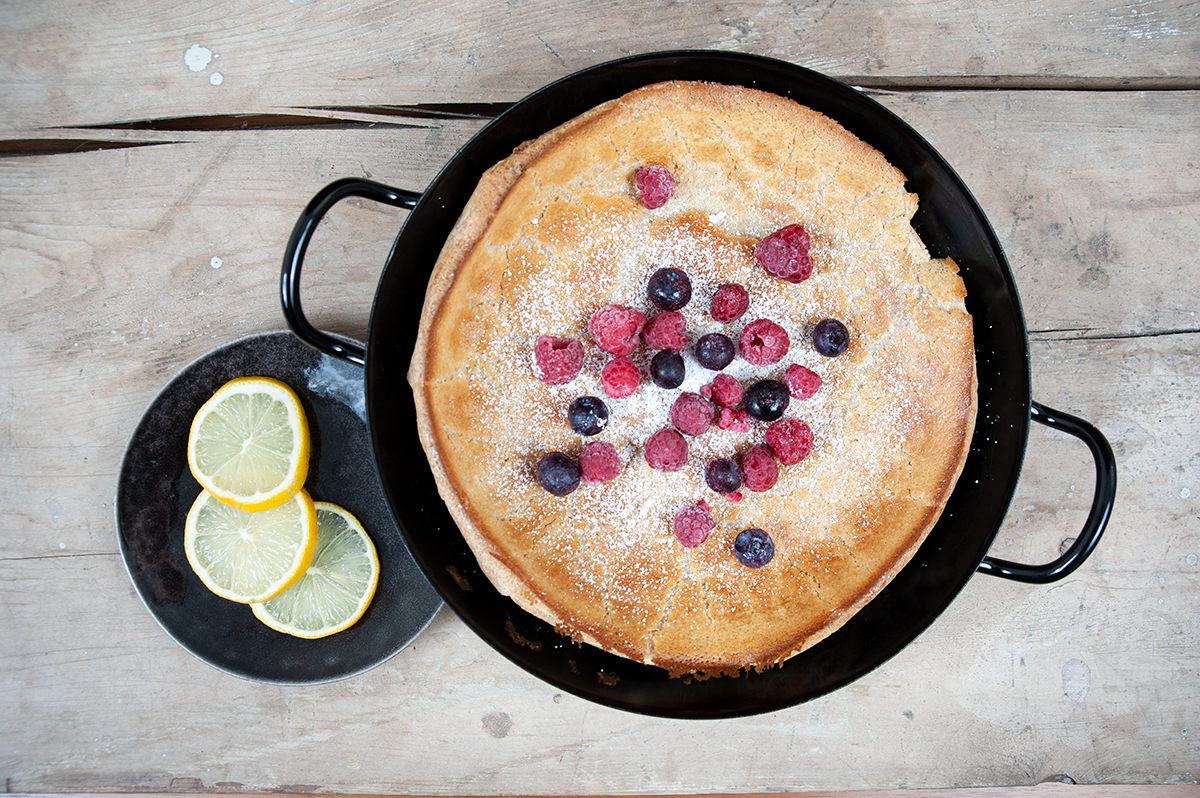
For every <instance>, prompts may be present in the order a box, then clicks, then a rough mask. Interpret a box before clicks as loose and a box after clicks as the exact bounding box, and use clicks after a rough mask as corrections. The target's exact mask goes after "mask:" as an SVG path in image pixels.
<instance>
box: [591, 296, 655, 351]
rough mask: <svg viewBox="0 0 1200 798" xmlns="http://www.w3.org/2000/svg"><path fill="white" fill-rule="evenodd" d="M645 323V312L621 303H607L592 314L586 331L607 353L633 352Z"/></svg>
mask: <svg viewBox="0 0 1200 798" xmlns="http://www.w3.org/2000/svg"><path fill="white" fill-rule="evenodd" d="M645 324H646V314H644V313H642V312H641V311H640V310H634V309H633V308H627V307H624V306H623V305H608V306H607V307H603V308H600V310H597V311H596V312H595V313H593V314H592V318H591V321H589V322H588V331H589V332H590V333H591V334H592V338H595V339H596V343H597V344H598V345H599V346H600V348H601V349H603V350H604V351H605V352H608V353H609V354H613V355H617V356H618V357H620V356H622V355H630V354H633V351H634V350H635V349H637V348H638V343H639V342H640V340H641V339H640V338H638V335H639V334H640V333H641V332H642V327H643V326H645Z"/></svg>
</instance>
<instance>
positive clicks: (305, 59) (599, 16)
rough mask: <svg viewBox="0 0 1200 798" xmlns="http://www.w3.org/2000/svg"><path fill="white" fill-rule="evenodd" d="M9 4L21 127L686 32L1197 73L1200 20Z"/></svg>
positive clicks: (445, 72) (667, 43) (1089, 72)
mask: <svg viewBox="0 0 1200 798" xmlns="http://www.w3.org/2000/svg"><path fill="white" fill-rule="evenodd" d="M5 12H6V14H5V16H6V19H5V23H4V25H3V27H0V70H2V71H3V73H4V74H5V75H8V76H9V77H8V79H7V80H6V92H7V94H6V101H5V105H6V114H5V116H6V117H7V119H6V121H5V127H7V128H10V129H13V130H18V131H21V132H22V133H23V134H24V133H25V132H28V131H30V130H33V129H36V128H43V127H55V126H59V125H81V124H103V123H109V122H115V121H125V120H136V119H147V118H160V117H175V116H188V115H203V114H212V113H261V112H266V111H272V110H275V111H278V110H280V109H287V108H293V107H312V106H329V105H337V106H342V105H350V106H368V105H385V104H410V103H463V102H494V101H512V100H515V99H518V98H520V97H521V96H523V95H524V94H526V93H528V92H530V91H532V90H534V89H536V88H538V87H539V86H542V85H544V84H545V83H548V82H550V81H552V80H554V79H556V78H559V77H562V76H563V75H565V74H568V73H570V72H572V71H575V70H577V69H581V68H584V67H587V66H591V65H593V64H597V63H600V62H603V61H607V60H610V59H613V58H620V57H623V56H626V55H631V54H635V53H641V52H648V51H654V50H665V49H679V48H711V49H720V50H736V51H741V52H751V53H757V54H761V55H766V56H771V57H774V58H779V59H783V60H786V61H790V62H793V63H797V64H802V65H804V66H808V67H812V68H814V69H817V70H819V71H822V72H825V73H827V74H830V75H833V76H835V77H841V78H845V79H847V80H849V81H851V82H856V83H863V84H869V85H885V86H886V85H895V84H901V85H921V86H931V85H939V84H944V83H946V82H947V81H950V82H958V83H960V84H963V85H980V86H991V85H995V83H996V81H999V85H1001V86H1011V85H1014V84H1021V83H1024V84H1028V85H1035V86H1038V87H1042V88H1067V87H1072V86H1087V85H1096V86H1101V87H1104V86H1122V85H1128V82H1129V81H1133V82H1134V85H1135V86H1141V87H1142V88H1148V87H1150V85H1185V86H1186V85H1192V86H1194V85H1195V84H1196V81H1197V80H1198V79H1200V57H1198V47H1200V24H1197V23H1198V19H1197V10H1196V6H1195V5H1194V4H1193V3H1190V2H1187V1H1186V0H1143V2H1138V3H1136V4H1128V3H1124V2H1119V1H1118V0H1105V1H1104V2H1093V0H1054V1H1053V2H1044V3H1005V2H985V3H973V4H967V5H964V4H962V3H958V2H954V1H953V0H908V1H907V2H901V3H886V4H870V3H833V2H824V1H823V0H813V1H811V2H800V3H784V2H762V0H759V1H758V2H753V3H749V4H740V5H738V6H737V7H733V8H731V7H729V6H727V5H725V4H722V3H717V2H706V3H700V4H696V3H682V4H681V3H653V4H647V3H641V2H636V0H610V1H609V2H606V3H603V4H601V5H596V4H595V3H587V2H582V0H570V1H569V2H563V1H562V0H555V1H554V2H551V0H514V2H510V3H503V4H483V3H481V4H474V5H466V4H464V5H459V6H455V7H453V8H451V9H447V7H446V5H445V4H444V3H438V2H430V0H416V1H415V2H412V1H406V2H400V0H388V1H387V2H376V3H370V4H350V3H311V2H297V3H282V2H274V1H269V0H242V1H241V2H236V3H223V2H214V0H189V2H183V3H166V2H161V1H160V0H139V1H138V2H130V3H121V4H118V5H96V4H93V3H87V2H81V1H80V0H51V1H50V2H40V3H15V4H8V6H7V7H6V9H5ZM193 46H197V48H198V49H192V48H193ZM189 52H190V54H189ZM1146 80H1150V81H1156V83H1153V84H1150V85H1147V84H1145V81H1146ZM1139 81H1141V82H1140V83H1139ZM118 85H119V90H118V89H116V88H115V87H117V86H118Z"/></svg>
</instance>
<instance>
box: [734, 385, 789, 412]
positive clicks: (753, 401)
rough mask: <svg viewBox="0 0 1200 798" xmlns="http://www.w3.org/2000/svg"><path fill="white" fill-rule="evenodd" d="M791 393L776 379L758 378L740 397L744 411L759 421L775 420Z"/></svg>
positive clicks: (785, 407)
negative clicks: (741, 397)
mask: <svg viewBox="0 0 1200 798" xmlns="http://www.w3.org/2000/svg"><path fill="white" fill-rule="evenodd" d="M791 401H792V395H791V393H790V392H789V391H788V388H787V386H786V385H784V384H783V383H782V382H779V381H778V380H759V381H758V382H756V383H754V384H753V385H751V386H750V387H749V388H747V389H746V394H745V396H744V397H743V399H742V402H743V403H744V405H745V407H746V412H747V413H749V414H750V415H751V416H752V417H754V418H757V419H758V420H759V421H775V420H776V419H778V418H781V417H782V416H783V411H785V410H787V408H788V404H789V403H790V402H791Z"/></svg>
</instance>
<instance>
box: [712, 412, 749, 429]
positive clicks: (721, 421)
mask: <svg viewBox="0 0 1200 798" xmlns="http://www.w3.org/2000/svg"><path fill="white" fill-rule="evenodd" d="M717 426H718V427H720V428H721V429H729V430H733V431H734V432H749V431H750V414H749V413H747V412H746V411H745V410H733V409H731V408H728V407H722V408H721V414H720V415H719V416H717Z"/></svg>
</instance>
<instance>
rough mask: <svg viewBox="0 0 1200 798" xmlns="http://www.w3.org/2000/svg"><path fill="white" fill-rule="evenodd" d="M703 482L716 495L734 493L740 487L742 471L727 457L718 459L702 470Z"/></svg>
mask: <svg viewBox="0 0 1200 798" xmlns="http://www.w3.org/2000/svg"><path fill="white" fill-rule="evenodd" d="M704 481H705V482H706V483H708V486H709V487H710V488H712V489H713V490H715V491H716V492H717V493H725V494H729V493H734V492H736V491H737V489H738V488H740V487H741V486H742V469H741V468H739V467H738V464H737V463H735V462H734V461H733V460H732V459H730V458H728V457H718V458H717V459H716V460H713V461H712V462H711V463H709V464H708V465H707V466H705V468H704Z"/></svg>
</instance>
